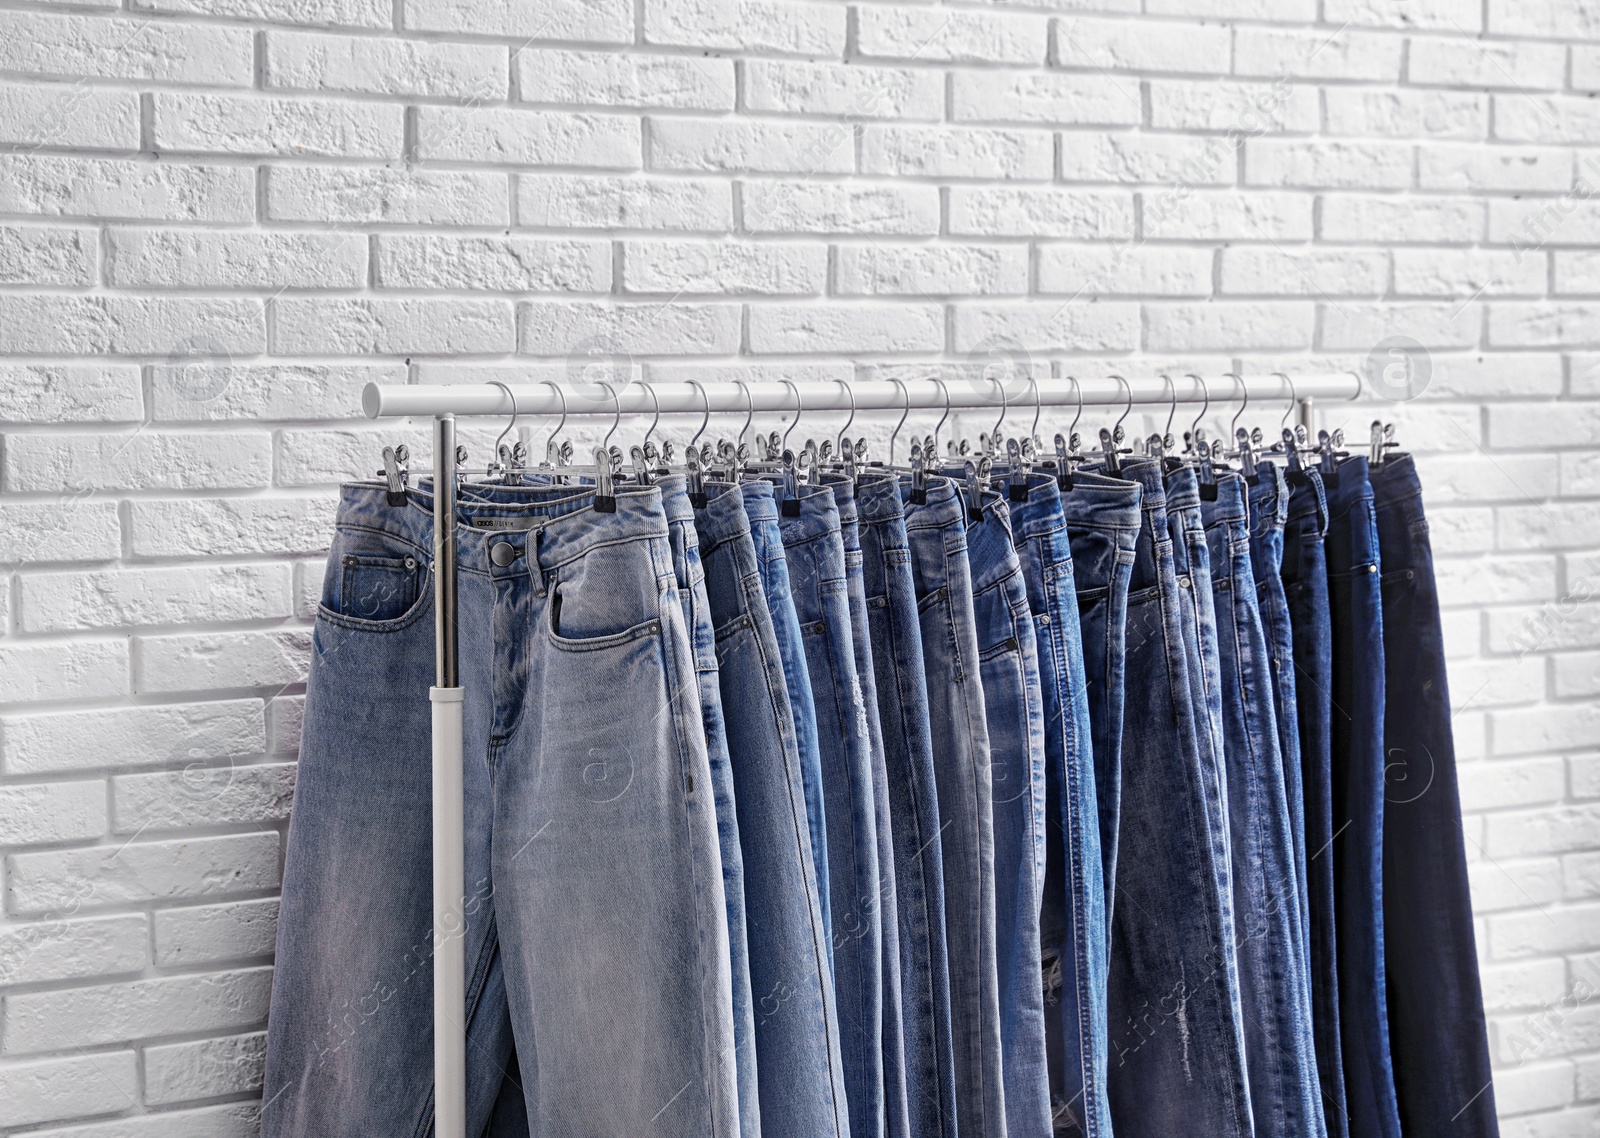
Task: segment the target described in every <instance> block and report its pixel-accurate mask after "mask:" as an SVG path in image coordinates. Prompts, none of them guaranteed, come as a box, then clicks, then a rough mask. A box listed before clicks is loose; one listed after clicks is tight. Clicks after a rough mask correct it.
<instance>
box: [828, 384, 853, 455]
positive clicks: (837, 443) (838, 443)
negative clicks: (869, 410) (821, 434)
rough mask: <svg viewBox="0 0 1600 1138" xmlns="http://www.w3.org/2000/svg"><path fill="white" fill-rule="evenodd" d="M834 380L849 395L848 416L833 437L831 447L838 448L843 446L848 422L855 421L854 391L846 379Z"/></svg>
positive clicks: (848, 427)
mask: <svg viewBox="0 0 1600 1138" xmlns="http://www.w3.org/2000/svg"><path fill="white" fill-rule="evenodd" d="M835 382H837V383H838V385H839V386H840V387H842V388H844V393H845V394H846V395H847V396H849V397H850V417H849V418H848V419H846V420H845V421H844V426H842V427H840V428H839V433H838V434H837V435H835V436H834V437H833V449H834V450H839V449H840V448H842V447H843V446H844V433H845V432H846V431H848V430H849V429H850V424H851V423H854V422H855V421H856V393H855V392H854V391H853V390H851V388H850V384H849V383H848V382H847V381H845V380H842V379H840V380H836V381H835Z"/></svg>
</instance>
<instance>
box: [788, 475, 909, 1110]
mask: <svg viewBox="0 0 1600 1138" xmlns="http://www.w3.org/2000/svg"><path fill="white" fill-rule="evenodd" d="M798 509H799V513H798V514H797V515H796V516H793V517H783V518H781V519H780V522H779V529H780V530H781V531H782V533H783V546H784V552H785V557H786V559H787V561H788V564H789V591H790V593H791V595H792V596H793V597H794V605H795V614H796V615H797V616H798V617H799V619H800V635H801V638H802V640H803V642H804V644H805V655H806V670H807V673H808V675H809V677H810V680H811V695H812V701H813V706H814V708H815V711H816V722H817V748H818V754H819V756H820V758H821V761H822V788H823V795H824V809H825V810H826V812H827V819H828V849H827V852H826V857H827V862H828V880H829V881H830V883H831V885H832V888H831V890H830V892H829V901H830V903H831V905H832V907H833V922H832V927H833V991H834V998H835V1001H836V1003H837V1006H838V1009H839V1044H840V1046H841V1048H842V1049H843V1055H844V1085H845V1093H846V1095H847V1096H848V1099H849V1102H850V1135H851V1138H883V1128H884V1109H883V928H882V925H881V923H880V921H881V917H880V914H879V911H878V890H879V889H880V888H881V886H882V882H881V881H880V880H879V877H878V823H877V816H876V815H877V809H876V806H875V804H874V802H873V792H872V756H871V754H870V752H869V750H868V746H869V744H868V738H867V717H866V710H865V705H864V704H863V702H862V698H861V681H860V678H859V676H858V675H857V674H856V657H855V643H854V637H853V635H852V633H851V626H850V598H849V585H848V584H847V582H846V580H845V568H844V538H843V536H842V534H841V532H840V528H839V510H838V507H837V506H836V505H835V504H834V499H833V491H832V490H831V489H829V488H828V487H826V486H805V487H802V488H801V489H800V498H799V502H798Z"/></svg>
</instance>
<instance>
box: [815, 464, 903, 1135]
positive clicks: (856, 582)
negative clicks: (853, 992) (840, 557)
mask: <svg viewBox="0 0 1600 1138" xmlns="http://www.w3.org/2000/svg"><path fill="white" fill-rule="evenodd" d="M823 481H824V482H825V483H826V484H827V485H828V486H829V487H830V488H831V489H832V490H833V498H834V502H835V503H836V504H837V505H838V508H839V535H840V537H841V539H842V540H843V542H844V576H845V584H846V586H847V588H848V596H849V598H850V628H851V632H852V634H853V635H852V646H853V648H854V651H855V658H856V676H857V677H858V678H859V679H860V681H861V698H862V703H863V705H864V706H863V712H864V713H865V715H866V720H867V745H868V752H869V757H870V758H871V760H872V801H873V805H874V807H875V808H876V811H877V817H876V822H877V832H878V879H879V887H878V912H879V922H878V923H879V927H880V929H881V932H882V940H883V1102H884V1114H885V1124H886V1129H887V1133H888V1138H909V1134H910V1131H909V1130H908V1127H909V1125H910V1123H909V1119H908V1115H909V1107H908V1105H907V1103H906V1059H905V1026H904V1010H903V1007H902V1003H903V999H904V993H903V989H902V984H901V979H900V905H899V901H898V898H897V896H896V885H895V876H894V829H893V821H892V820H891V817H890V814H889V771H888V767H887V765H886V751H885V744H884V739H883V724H882V721H881V719H880V717H879V714H878V684H877V676H876V672H875V667H874V665H873V662H872V637H871V634H870V632H869V631H868V627H869V621H868V617H867V583H866V574H865V572H864V569H863V566H864V565H865V558H864V555H863V553H862V550H861V527H860V524H859V523H858V521H857V512H856V484H855V479H853V478H849V477H846V476H844V475H825V476H824V477H823Z"/></svg>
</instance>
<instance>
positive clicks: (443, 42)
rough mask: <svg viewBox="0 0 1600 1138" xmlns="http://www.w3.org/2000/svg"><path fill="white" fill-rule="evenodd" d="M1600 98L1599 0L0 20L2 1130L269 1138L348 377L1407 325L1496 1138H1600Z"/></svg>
mask: <svg viewBox="0 0 1600 1138" xmlns="http://www.w3.org/2000/svg"><path fill="white" fill-rule="evenodd" d="M1141 8H1142V11H1141ZM1597 90H1600V3H1597V2H1596V0H1539V2H1536V3H1535V2H1530V0H1486V2H1482V0H1426V2H1413V3H1407V4H1402V3H1398V2H1396V0H1321V3H1318V2H1317V0H1278V2H1275V3H1268V2H1265V0H1143V3H1142V5H1141V3H1140V0H1071V2H1055V3H1049V2H1039V3H1035V2H1032V0H1006V2H1002V3H994V4H987V5H982V6H978V5H966V6H962V5H958V4H947V5H945V6H942V7H941V6H929V5H923V4H916V5H909V4H908V5H901V4H891V3H880V2H877V0H863V2H860V3H844V2H838V0H642V2H640V3H637V4H636V3H631V2H629V0H588V2H585V3H579V4H559V5H551V4H544V3H535V2H533V0H517V2H515V3H505V4H488V5H485V4H476V5H474V4H462V3H458V2H456V0H399V2H397V3H391V2H390V0H301V2H295V3H290V2H286V0H0V433H3V445H0V873H3V883H4V890H3V893H4V895H3V910H0V1134H6V1135H10V1134H22V1133H27V1134H40V1135H53V1136H57V1138H68V1136H73V1138H157V1136H159V1138H219V1136H220V1138H242V1136H245V1135H253V1134H254V1133H255V1132H256V1128H255V1115H254V1108H253V1105H252V1104H253V1101H254V1099H255V1098H256V1096H257V1094H258V1089H259V1084H260V1068H261V1054H262V1041H263V1036H262V1029H263V1024H264V1017H265V1014H266V1004H267V990H268V976H269V966H270V963H271V949H272V937H273V922H274V920H275V916H276V900H275V894H276V890H277V887H278V882H279V864H280V857H281V851H282V839H283V831H284V826H285V823H286V820H287V817H288V813H289V805H290V799H291V795H292V785H293V774H294V766H293V763H294V757H295V751H296V744H297V734H298V724H299V711H300V696H299V692H300V691H301V686H300V685H301V683H302V681H303V678H304V672H305V662H306V653H307V650H308V646H309V639H308V632H307V629H308V619H309V613H310V610H311V609H312V607H313V606H314V603H315V594H316V591H317V588H318V584H319V581H320V561H319V558H320V551H321V549H322V548H323V546H324V543H325V542H326V540H327V537H328V533H329V529H330V525H331V519H332V507H333V502H334V489H335V486H336V485H337V483H338V482H339V481H340V480H341V479H344V478H348V477H350V476H353V475H360V474H370V472H371V471H372V470H373V469H374V468H375V467H376V465H377V462H378V450H379V448H380V446H381V445H382V444H383V443H384V442H385V441H407V442H410V443H412V444H413V446H414V448H415V449H416V450H417V452H418V453H419V455H420V454H425V453H426V434H425V431H424V430H423V425H422V424H414V425H410V426H407V425H402V424H388V425H385V426H379V427H375V426H373V425H371V424H367V423H365V422H363V421H360V416H359V392H360V389H361V386H362V385H363V384H365V383H366V382H368V381H371V380H377V381H380V382H386V383H404V382H407V381H424V382H438V381H441V380H447V379H475V380H477V381H480V382H481V381H483V380H485V379H489V378H500V379H508V378H512V377H518V378H522V379H528V378H532V379H536V380H537V379H554V380H557V381H564V380H566V379H568V378H570V377H576V376H578V375H580V374H582V373H584V372H585V371H586V370H588V371H591V372H592V371H593V370H594V369H606V370H610V371H611V372H613V373H615V374H618V375H619V377H622V378H627V377H630V376H631V377H643V378H655V379H662V380H667V379H681V378H685V377H689V376H700V377H705V378H717V379H730V378H736V377H740V376H745V377H752V378H754V377H760V378H764V379H775V378H790V379H794V380H797V381H806V380H811V381H826V380H836V379H841V378H843V379H848V378H850V377H851V376H853V375H858V374H864V373H867V372H872V371H877V372H879V373H881V374H885V375H898V374H904V375H912V374H926V372H927V370H928V369H929V367H930V366H934V365H936V364H937V363H939V362H941V361H942V362H943V363H944V364H945V365H946V366H947V367H948V368H950V369H951V370H952V372H955V373H959V372H960V371H961V369H964V368H970V367H981V366H983V365H985V364H987V363H989V362H991V361H992V360H993V359H996V358H1005V359H1010V360H1012V361H1013V362H1015V363H1017V364H1019V365H1021V366H1025V367H1030V368H1032V369H1034V370H1035V371H1036V372H1037V373H1038V374H1045V375H1049V374H1055V375H1065V374H1069V373H1076V374H1080V375H1082V374H1094V373H1102V372H1105V371H1107V370H1117V371H1124V372H1137V373H1139V374H1151V373H1153V372H1156V371H1158V370H1161V369H1183V370H1197V371H1199V372H1201V373H1203V374H1206V375H1208V376H1213V377H1215V376H1219V375H1220V374H1221V373H1223V372H1226V371H1231V370H1244V371H1253V372H1260V371H1270V370H1273V369H1279V368H1281V369H1284V370H1287V371H1289V372H1292V373H1293V372H1300V373H1304V372H1307V371H1310V370H1321V369H1327V368H1331V367H1341V368H1342V367H1359V366H1360V365H1361V363H1362V361H1363V360H1364V359H1365V357H1366V355H1367V353H1368V352H1369V350H1371V349H1372V348H1373V347H1374V345H1376V344H1377V343H1378V341H1380V340H1382V339H1384V338H1385V337H1388V336H1392V335H1404V336H1409V337H1411V338H1413V339H1414V340H1417V341H1419V342H1421V343H1422V344H1424V345H1426V347H1427V348H1428V349H1429V350H1430V352H1431V363H1432V367H1433V378H1432V382H1431V384H1430V386H1429V388H1428V390H1427V392H1426V393H1425V395H1424V397H1423V398H1422V399H1420V400H1418V401H1415V402H1412V403H1408V404H1404V405H1384V406H1383V407H1382V408H1381V410H1382V412H1383V413H1384V414H1385V415H1386V416H1387V417H1391V418H1393V419H1395V420H1396V421H1397V422H1398V423H1399V425H1400V427H1399V429H1400V437H1401V438H1402V440H1403V441H1404V442H1405V443H1406V445H1407V446H1409V447H1411V448H1413V449H1415V450H1417V451H1419V452H1420V453H1421V454H1422V456H1423V457H1422V463H1421V464H1422V470H1423V476H1424V478H1425V479H1426V482H1427V487H1428V495H1429V498H1428V501H1429V508H1430V512H1431V514H1432V518H1433V535H1434V542H1435V546H1436V549H1437V551H1438V553H1439V554H1440V558H1441V559H1440V562H1439V573H1440V585H1441V590H1442V592H1443V597H1444V602H1445V605H1446V613H1445V630H1446V637H1447V643H1448V647H1449V651H1450V655H1451V668H1452V676H1451V680H1452V688H1453V692H1454V697H1455V700H1456V703H1457V706H1458V708H1459V710H1458V713H1457V717H1456V730H1457V740H1458V749H1459V752H1460V758H1461V761H1462V769H1461V775H1462V792H1463V796H1464V799H1465V804H1466V808H1467V814H1466V818H1465V830H1466V838H1467V847H1468V851H1469V856H1470V857H1471V859H1472V873H1473V886H1474V890H1475V897H1476V900H1477V904H1478V910H1479V944H1480V950H1481V953H1482V956H1483V961H1484V969H1485V970H1484V983H1485V989H1486V994H1487V1000H1488V1004H1489V1008H1490V1013H1491V1018H1492V1027H1491V1031H1492V1036H1493V1038H1492V1041H1491V1046H1492V1048H1493V1051H1494V1054H1495V1056H1496V1060H1497V1063H1498V1064H1499V1068H1498V1070H1499V1074H1498V1094H1499V1102H1500V1107H1501V1111H1502V1114H1503V1115H1504V1117H1505V1119H1506V1122H1505V1127H1504V1132H1505V1133H1506V1135H1507V1136H1508V1138H1535V1136H1537V1138H1569V1136H1576V1135H1589V1134H1593V1133H1594V1132H1595V1131H1596V1128H1597V1127H1600V319H1597V318H1600V255H1597V254H1596V253H1595V252H1594V250H1593V248H1592V247H1593V246H1594V245H1595V244H1596V242H1597V241H1600V202H1597V201H1596V200H1595V199H1594V198H1593V197H1592V196H1591V195H1592V194H1593V193H1594V190H1595V189H1596V187H1600V104H1597V103H1596V102H1594V101H1593V100H1592V95H1593V93H1594V92H1596V91H1597ZM1567 195H1570V196H1567ZM1232 411H1233V408H1232V407H1228V406H1224V405H1223V403H1222V402H1221V401H1220V400H1219V401H1218V403H1217V405H1215V406H1214V407H1213V409H1212V412H1211V414H1210V417H1209V423H1208V425H1209V427H1210V429H1211V430H1212V432H1213V433H1216V432H1217V431H1218V430H1219V429H1220V428H1221V427H1223V426H1224V425H1225V424H1226V422H1227V419H1228V418H1229V417H1230V416H1231V414H1232ZM1323 411H1324V415H1325V420H1326V421H1328V422H1329V424H1330V425H1334V424H1337V425H1343V426H1344V427H1345V428H1346V429H1347V431H1348V432H1349V434H1350V435H1351V437H1352V439H1353V440H1354V441H1357V442H1359V441H1360V440H1361V439H1362V438H1364V436H1365V425H1366V423H1367V421H1368V420H1369V419H1370V418H1371V417H1372V415H1373V412H1374V408H1373V407H1370V406H1368V407H1358V408H1353V409H1352V408H1349V407H1334V406H1329V407H1325V408H1323ZM1256 412H1259V413H1260V414H1259V416H1258V417H1257V418H1256V421H1258V422H1260V423H1261V425H1262V426H1263V427H1264V428H1267V429H1269V431H1272V432H1275V429H1276V422H1277V417H1278V415H1279V414H1280V413H1281V408H1280V407H1273V408H1265V409H1263V408H1259V407H1257V408H1252V409H1251V415H1252V416H1255V415H1256ZM1191 415H1192V411H1190V412H1187V413H1183V412H1180V425H1183V424H1186V423H1187V422H1188V421H1189V418H1190V416H1191ZM819 418H820V417H819ZM985 418H987V417H985ZM1102 418H1103V417H1102V416H1099V415H1097V414H1090V415H1089V416H1088V417H1087V420H1088V421H1093V422H1095V423H1096V424H1097V423H1098V422H1099V421H1101V420H1102ZM1136 418H1138V419H1140V420H1142V422H1141V429H1142V430H1149V429H1151V427H1152V426H1155V425H1159V424H1160V422H1161V421H1163V420H1164V414H1154V413H1150V412H1143V413H1140V414H1139V415H1137V416H1136ZM880 419H881V417H874V418H873V421H872V422H871V423H870V424H866V425H867V426H868V429H869V431H870V432H871V433H873V434H875V435H876V436H878V437H879V438H882V437H883V435H884V433H885V431H886V424H885V423H884V422H882V421H880ZM736 423H737V417H734V418H730V419H728V420H726V421H724V422H722V423H721V424H720V427H721V429H723V430H731V429H732V428H733V427H734V426H735V425H736ZM865 423H866V419H865V417H864V418H863V420H862V421H861V422H858V424H857V426H858V428H859V427H861V426H862V425H863V424H865ZM1063 424H1064V420H1063V419H1061V418H1060V417H1059V416H1057V415H1056V414H1054V413H1052V414H1051V415H1049V416H1047V417H1046V419H1045V424H1044V425H1045V427H1046V428H1047V433H1048V432H1049V431H1053V430H1055V429H1058V428H1059V427H1060V426H1061V425H1063ZM758 425H761V424H759V423H758ZM771 425H776V421H774V423H772V424H769V425H767V428H768V429H770V426H771ZM912 425H913V426H914V427H917V428H918V429H919V430H920V429H926V428H927V426H931V425H932V419H931V418H930V419H928V420H927V423H926V426H924V425H922V420H921V418H920V417H917V418H914V419H913V424H912ZM971 425H973V426H986V425H987V422H984V423H976V422H975V421H974V422H973V423H972V424H971ZM823 426H828V427H831V428H832V429H837V426H838V421H837V419H830V420H829V421H828V422H827V423H826V424H823V423H818V424H816V429H817V430H819V431H820V430H821V429H822V427H823ZM499 427H500V424H498V423H495V424H485V423H470V424H465V425H464V434H465V436H466V441H467V443H468V445H469V447H471V448H472V449H473V450H474V451H475V454H476V457H477V458H479V459H481V458H482V456H483V455H484V454H485V453H486V449H487V441H488V440H489V439H491V438H492V437H493V436H494V435H495V434H497V433H498V431H499ZM683 428H684V424H681V423H679V424H671V425H669V430H672V431H675V432H677V433H678V434H679V435H680V436H681V435H682V433H683ZM713 429H714V430H715V429H716V428H713ZM592 430H594V426H593V425H592V424H591V425H585V426H580V427H577V428H575V430H574V433H575V434H578V435H582V434H584V433H585V432H589V431H592ZM804 430H805V428H802V432H803V431H804ZM530 437H531V438H532V439H533V441H534V442H535V444H536V445H538V444H539V443H542V439H543V431H542V429H541V430H537V431H534V432H532V434H531V435H530Z"/></svg>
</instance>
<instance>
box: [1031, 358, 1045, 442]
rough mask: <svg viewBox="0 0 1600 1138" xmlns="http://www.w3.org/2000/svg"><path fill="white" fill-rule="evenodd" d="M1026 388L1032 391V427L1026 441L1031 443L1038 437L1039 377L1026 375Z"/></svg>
mask: <svg viewBox="0 0 1600 1138" xmlns="http://www.w3.org/2000/svg"><path fill="white" fill-rule="evenodd" d="M1028 386H1029V387H1031V388H1032V389H1033V426H1031V427H1029V428H1028V441H1029V442H1033V440H1034V439H1037V438H1038V437H1039V413H1040V411H1041V410H1042V408H1041V407H1040V406H1039V377H1038V376H1036V375H1034V374H1033V372H1031V371H1030V372H1029V373H1028Z"/></svg>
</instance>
